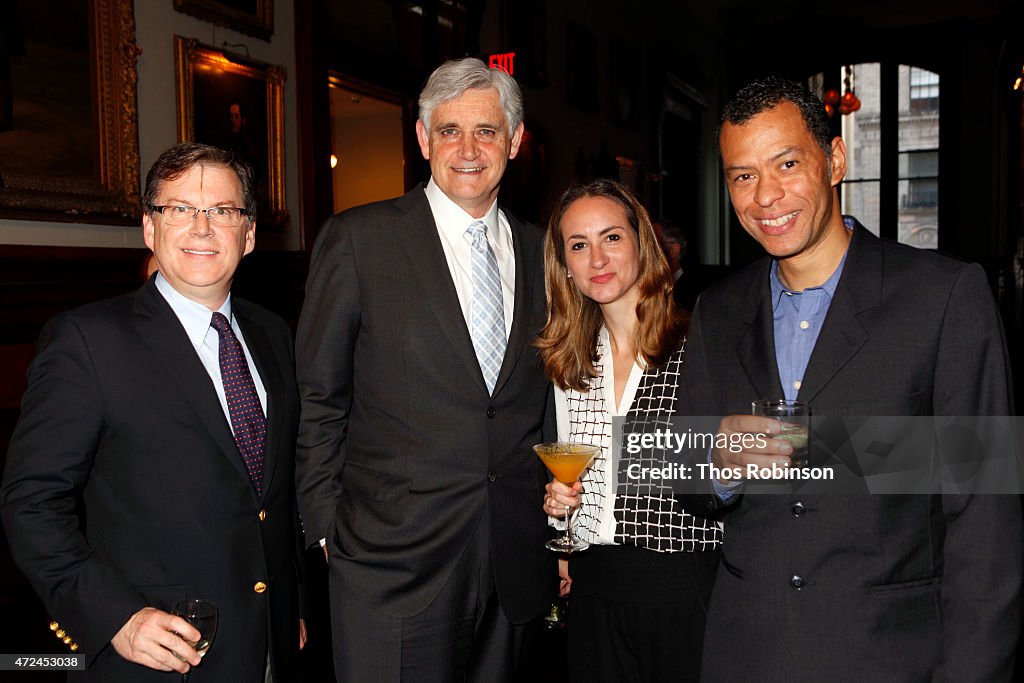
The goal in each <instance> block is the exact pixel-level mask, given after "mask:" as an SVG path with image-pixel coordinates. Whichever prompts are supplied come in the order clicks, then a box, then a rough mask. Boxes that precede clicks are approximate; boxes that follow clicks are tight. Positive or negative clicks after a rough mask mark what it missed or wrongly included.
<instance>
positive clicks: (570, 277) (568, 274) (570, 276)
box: [565, 271, 572, 280]
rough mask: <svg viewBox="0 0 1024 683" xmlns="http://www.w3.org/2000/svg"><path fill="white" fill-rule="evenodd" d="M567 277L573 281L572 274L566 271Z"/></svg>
mask: <svg viewBox="0 0 1024 683" xmlns="http://www.w3.org/2000/svg"><path fill="white" fill-rule="evenodd" d="M565 276H566V277H567V278H569V279H570V280H571V279H572V273H570V272H569V271H566V272H565Z"/></svg>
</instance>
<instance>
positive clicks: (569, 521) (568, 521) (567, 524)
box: [565, 505, 576, 546]
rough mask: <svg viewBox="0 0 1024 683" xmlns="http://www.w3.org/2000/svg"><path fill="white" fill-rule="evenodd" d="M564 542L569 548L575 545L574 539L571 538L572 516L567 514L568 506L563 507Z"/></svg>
mask: <svg viewBox="0 0 1024 683" xmlns="http://www.w3.org/2000/svg"><path fill="white" fill-rule="evenodd" d="M565 540H566V541H568V543H569V545H570V546H572V545H575V543H576V539H575V538H573V537H572V514H571V513H570V512H569V506H568V505H566V506H565Z"/></svg>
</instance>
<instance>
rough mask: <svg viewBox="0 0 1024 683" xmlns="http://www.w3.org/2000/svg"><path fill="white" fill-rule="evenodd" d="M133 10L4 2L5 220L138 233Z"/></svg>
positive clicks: (0, 99)
mask: <svg viewBox="0 0 1024 683" xmlns="http://www.w3.org/2000/svg"><path fill="white" fill-rule="evenodd" d="M138 52H139V51H138V48H137V47H136V45H135V14H134V7H133V2H132V0H83V1H81V2H74V3H66V2H58V1H57V0H39V1H38V2H37V1H33V2H2V1H0V218H7V219H15V220H40V221H44V220H45V221H67V222H74V223H101V224H133V223H138V221H139V216H140V213H141V207H140V201H139V133H138V122H137V118H138V100H137V95H136V83H137V80H138V75H137V73H136V69H135V62H136V58H137V56H138Z"/></svg>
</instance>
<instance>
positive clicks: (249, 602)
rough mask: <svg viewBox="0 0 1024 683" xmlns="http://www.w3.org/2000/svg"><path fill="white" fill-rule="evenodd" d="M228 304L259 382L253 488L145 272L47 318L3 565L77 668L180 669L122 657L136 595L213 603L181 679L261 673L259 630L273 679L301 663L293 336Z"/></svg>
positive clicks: (106, 671) (182, 337)
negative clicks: (259, 438) (207, 637)
mask: <svg viewBox="0 0 1024 683" xmlns="http://www.w3.org/2000/svg"><path fill="white" fill-rule="evenodd" d="M232 309H233V312H234V315H235V317H236V318H237V320H238V324H239V327H240V328H241V329H242V334H243V336H244V338H245V342H246V345H247V346H248V348H249V351H250V353H251V354H252V356H253V360H254V361H255V363H256V366H257V369H258V370H259V374H260V378H261V379H262V381H263V384H264V386H265V387H266V390H267V403H268V406H267V407H268V411H267V412H268V419H267V450H266V461H265V465H264V483H263V495H262V496H261V497H260V498H257V496H256V492H255V490H254V488H253V486H252V483H251V481H250V479H249V475H248V473H247V471H246V469H245V466H244V464H243V462H242V459H241V455H240V454H239V452H238V449H237V447H236V446H235V443H234V440H233V438H232V435H231V428H230V425H229V423H228V421H227V419H226V417H225V416H224V412H223V410H222V409H221V405H220V402H219V401H218V398H217V394H216V391H215V390H214V387H213V384H212V382H211V380H210V376H209V375H208V374H207V372H206V370H205V369H204V368H203V365H202V362H201V361H200V360H199V357H198V356H197V354H196V352H195V349H194V348H193V347H192V345H191V343H190V341H189V340H188V338H187V336H186V334H185V331H184V329H183V328H182V326H181V324H180V322H179V321H178V319H177V317H176V316H175V314H174V312H173V311H172V310H171V308H170V306H169V305H168V304H167V302H166V301H165V300H164V298H163V297H162V296H161V295H160V293H159V291H158V290H157V289H156V285H155V282H154V280H153V279H151V280H150V281H149V282H148V283H147V284H146V285H144V286H143V287H142V289H140V290H139V291H138V292H136V293H135V294H131V295H125V296H122V297H119V298H116V299H110V300H107V301H101V302H98V303H95V304H90V305H88V306H85V307H83V308H80V309H77V310H74V311H71V312H69V313H66V314H63V315H60V316H58V317H57V318H55V319H54V320H52V321H51V322H50V323H49V324H48V325H47V326H46V327H45V328H44V330H43V333H42V335H41V337H40V341H39V352H38V355H37V356H36V358H35V360H34V361H33V363H32V366H31V368H30V370H29V383H28V389H27V391H26V392H25V397H24V400H23V403H22V413H21V419H20V420H19V421H18V425H17V427H16V428H15V432H14V436H13V439H12V441H11V447H10V451H9V453H8V461H7V470H6V472H5V476H4V483H3V488H2V491H0V503H2V512H3V520H4V524H5V526H6V529H7V535H8V538H9V540H10V544H11V549H12V552H13V554H14V557H15V560H16V561H17V563H18V565H19V566H20V567H21V569H22V570H23V571H24V572H25V574H26V575H27V576H28V578H29V580H30V581H31V582H32V584H33V585H34V586H35V588H36V590H37V591H38V592H39V594H40V596H41V597H42V599H43V602H44V603H45V604H46V607H47V609H49V611H50V613H51V614H52V616H53V618H54V619H55V620H56V621H58V622H59V623H60V625H61V628H63V629H65V630H66V631H67V633H68V634H69V635H70V636H71V637H72V638H73V639H74V640H75V641H77V642H78V643H79V645H80V650H79V651H80V652H81V653H83V654H85V655H86V656H87V658H88V662H89V668H88V669H87V671H86V672H85V673H84V674H83V675H81V677H80V678H81V680H96V681H98V680H104V681H171V680H177V679H178V678H179V675H178V674H173V675H172V674H161V673H159V672H156V671H153V670H150V669H146V668H144V667H141V666H138V665H136V664H132V663H129V662H128V661H127V660H124V659H122V658H121V657H120V655H118V654H117V653H116V651H115V650H114V648H113V647H112V646H110V644H109V641H110V639H111V638H112V637H113V636H114V634H115V633H116V632H117V631H118V630H119V629H120V628H121V626H123V625H124V624H125V623H126V622H127V621H128V618H129V617H130V616H131V615H132V614H133V613H135V612H136V611H138V610H139V609H141V608H142V607H145V606H147V605H148V606H153V607H158V608H160V609H164V610H169V609H170V608H171V607H172V606H173V605H174V603H176V602H177V601H179V600H182V599H184V598H185V597H186V596H190V597H200V598H205V599H208V600H210V601H212V602H213V603H215V604H216V605H217V607H218V608H219V613H220V624H219V627H218V630H217V636H216V639H215V640H214V643H213V646H212V647H211V649H210V651H209V653H208V654H207V656H206V657H205V658H204V661H203V663H202V664H201V665H200V666H199V667H196V668H195V669H194V670H193V673H192V675H191V678H190V681H193V682H194V683H202V681H245V682H248V681H262V680H263V673H264V668H265V652H266V647H267V637H268V632H269V634H270V640H271V642H270V644H271V653H272V663H273V666H274V677H275V679H276V680H279V681H286V680H292V679H293V677H294V675H295V661H294V660H295V657H296V655H297V645H298V618H299V614H298V600H297V578H298V567H299V564H298V563H299V551H300V549H301V545H300V543H299V538H300V536H299V534H300V532H299V529H298V522H297V510H296V506H295V497H294V487H293V476H294V475H293V472H294V460H293V457H294V444H295V434H296V429H297V424H298V392H297V389H296V386H295V380H294V374H293V366H294V360H293V355H292V347H291V338H290V334H289V330H288V328H287V326H286V325H285V323H284V321H282V320H281V319H280V318H278V317H277V316H275V315H273V314H271V313H270V312H268V311H266V310H264V309H262V308H260V307H258V306H255V305H253V304H250V303H247V302H245V301H241V300H239V299H237V298H236V299H234V300H233V302H232ZM76 503H77V505H76ZM260 581H261V582H263V583H264V584H266V585H267V589H266V590H265V591H264V592H262V593H258V592H256V591H255V590H254V586H255V584H256V583H257V582H260ZM43 628H45V626H43Z"/></svg>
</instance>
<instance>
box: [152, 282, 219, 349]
mask: <svg viewBox="0 0 1024 683" xmlns="http://www.w3.org/2000/svg"><path fill="white" fill-rule="evenodd" d="M156 288H157V290H159V292H160V294H161V295H162V296H163V297H164V299H165V300H166V301H167V303H168V305H170V307H171V310H173V311H174V314H175V315H176V316H178V320H180V321H181V325H182V327H184V328H185V334H187V335H188V339H189V341H190V342H191V343H192V346H193V347H194V348H196V349H198V348H199V347H200V346H201V345H202V343H203V340H204V339H205V338H206V335H207V334H209V332H210V321H211V320H212V319H213V312H212V311H210V309H209V308H207V307H206V306H204V305H202V304H200V303H196V302H195V301H192V300H191V299H189V298H188V297H186V296H185V295H184V294H182V293H181V292H179V291H178V290H176V289H175V288H174V287H173V286H172V285H171V283H170V282H168V281H167V280H166V279H165V278H164V276H163V275H162V274H161V273H160V272H159V271H157V274H156ZM217 312H218V313H223V314H224V317H225V318H227V319H228V320H231V294H230V292H229V293H228V298H227V299H225V300H224V303H223V304H221V307H220V308H219V309H217Z"/></svg>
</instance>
